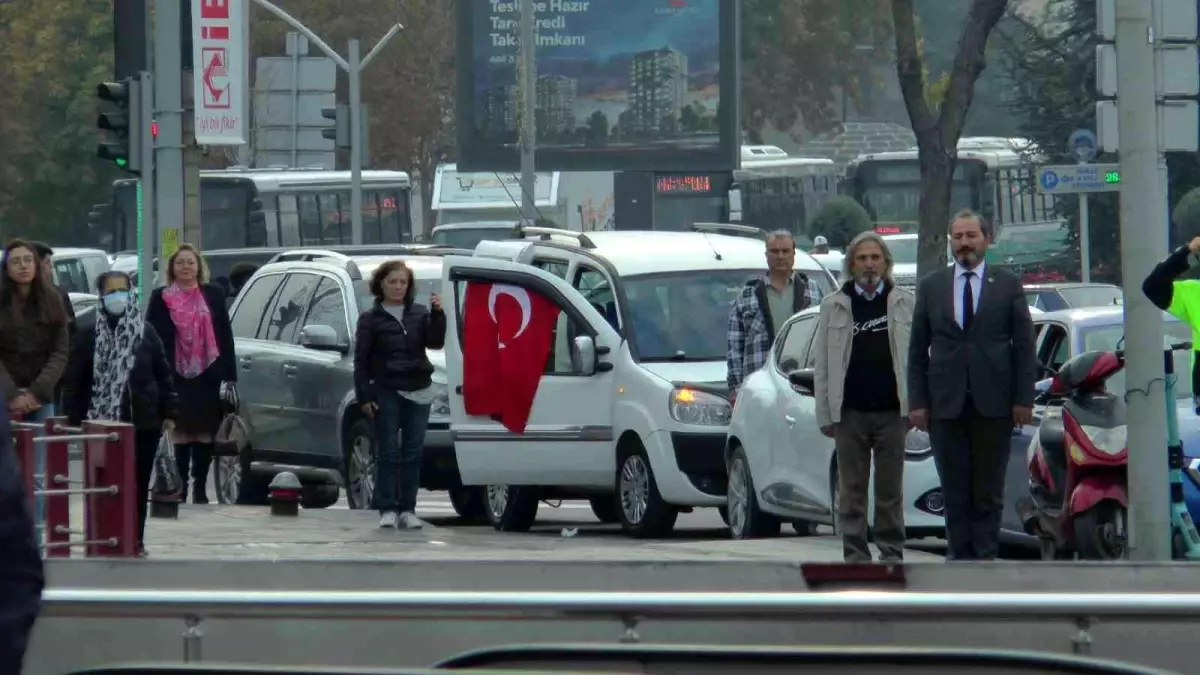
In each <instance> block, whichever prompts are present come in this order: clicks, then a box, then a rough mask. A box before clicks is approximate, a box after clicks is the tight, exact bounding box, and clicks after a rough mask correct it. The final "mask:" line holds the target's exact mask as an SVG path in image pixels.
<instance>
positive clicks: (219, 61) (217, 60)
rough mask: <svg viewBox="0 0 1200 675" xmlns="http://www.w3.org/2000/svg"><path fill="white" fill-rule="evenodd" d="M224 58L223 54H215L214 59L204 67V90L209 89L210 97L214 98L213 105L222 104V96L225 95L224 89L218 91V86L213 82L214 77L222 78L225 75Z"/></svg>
mask: <svg viewBox="0 0 1200 675" xmlns="http://www.w3.org/2000/svg"><path fill="white" fill-rule="evenodd" d="M223 56H224V54H223V52H220V51H217V52H213V57H212V59H211V60H210V61H209V62H208V65H206V66H204V74H203V75H202V76H201V81H202V82H203V83H204V88H205V89H207V90H208V93H209V95H210V96H212V99H213V103H220V102H221V95H222V94H224V93H225V90H224V89H218V88H217V86H216V84H215V83H214V82H213V78H214V77H222V76H224V75H225V62H224V59H223V58H222V57H223Z"/></svg>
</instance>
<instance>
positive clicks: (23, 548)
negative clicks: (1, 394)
mask: <svg viewBox="0 0 1200 675" xmlns="http://www.w3.org/2000/svg"><path fill="white" fill-rule="evenodd" d="M43 584H44V577H43V576H42V557H41V555H40V554H39V553H38V548H37V543H36V541H35V540H34V535H33V519H32V518H31V517H30V513H29V501H28V500H27V499H26V496H25V486H24V483H23V481H22V480H21V471H20V469H19V468H18V467H17V457H16V453H14V452H13V446H12V426H11V425H10V424H9V420H8V410H7V409H6V408H4V406H0V673H4V675H20V672H21V662H22V660H23V659H24V657H25V649H26V647H27V646H28V645H29V634H30V632H31V631H32V630H33V623H34V621H35V620H37V614H38V610H39V609H40V607H41V599H42V586H43Z"/></svg>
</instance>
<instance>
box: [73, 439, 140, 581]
mask: <svg viewBox="0 0 1200 675" xmlns="http://www.w3.org/2000/svg"><path fill="white" fill-rule="evenodd" d="M83 433H84V434H85V435H88V436H92V435H100V434H115V440H100V439H95V438H90V439H88V440H87V441H86V442H85V443H84V446H83V463H84V489H85V490H86V491H87V492H86V493H85V494H86V495H87V497H86V504H87V508H86V514H87V516H86V517H87V535H86V536H87V541H88V544H87V549H86V550H87V556H88V557H89V558H90V557H120V558H125V557H129V558H132V557H135V556H136V555H137V499H136V496H135V493H136V490H135V486H136V484H137V478H136V474H137V471H136V468H135V464H136V461H135V457H134V452H135V450H134V431H133V427H132V426H130V425H128V424H119V423H115V422H85V423H84V425H83ZM105 489H114V490H115V494H114V493H105V492H102V490H105Z"/></svg>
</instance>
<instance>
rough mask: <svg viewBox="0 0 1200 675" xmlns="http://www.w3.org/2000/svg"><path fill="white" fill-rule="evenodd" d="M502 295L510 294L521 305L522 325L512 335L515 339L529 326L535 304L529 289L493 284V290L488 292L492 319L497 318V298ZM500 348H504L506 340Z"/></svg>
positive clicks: (489, 311) (501, 343)
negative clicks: (530, 298)
mask: <svg viewBox="0 0 1200 675" xmlns="http://www.w3.org/2000/svg"><path fill="white" fill-rule="evenodd" d="M501 295H510V296H512V299H513V300H516V301H517V304H518V305H520V306H521V327H520V328H518V329H517V332H516V333H515V334H514V335H513V336H512V337H510V338H509V339H510V340H515V339H517V338H519V337H521V333H524V332H525V329H526V328H528V327H529V319H530V317H531V315H532V314H533V305H532V303H531V302H530V300H529V291H527V290H525V289H524V288H521V287H520V286H513V285H511V284H492V290H491V292H490V293H488V313H489V314H491V315H492V321H495V320H496V299H497V298H499V297H500V296H501ZM500 349H504V342H503V341H501V342H500Z"/></svg>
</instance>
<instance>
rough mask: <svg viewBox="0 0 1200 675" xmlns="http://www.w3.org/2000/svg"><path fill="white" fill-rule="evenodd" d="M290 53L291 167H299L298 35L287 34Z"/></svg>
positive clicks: (293, 33)
mask: <svg viewBox="0 0 1200 675" xmlns="http://www.w3.org/2000/svg"><path fill="white" fill-rule="evenodd" d="M287 41H288V47H289V49H290V51H291V52H292V167H293V168H295V167H298V166H300V34H299V33H295V32H292V33H288V36H287Z"/></svg>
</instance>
